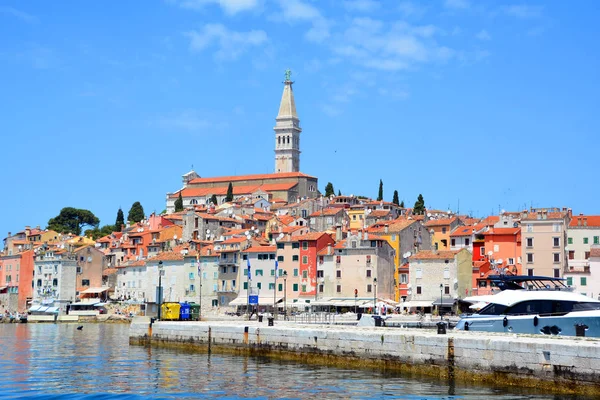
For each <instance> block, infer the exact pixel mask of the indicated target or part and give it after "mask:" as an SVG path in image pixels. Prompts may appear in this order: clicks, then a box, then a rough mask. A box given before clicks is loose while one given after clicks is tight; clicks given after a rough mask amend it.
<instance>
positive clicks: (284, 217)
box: [278, 215, 296, 225]
mask: <svg viewBox="0 0 600 400" xmlns="http://www.w3.org/2000/svg"><path fill="white" fill-rule="evenodd" d="M278 219H279V222H281V223H282V224H285V225H289V224H291V223H292V222H294V221H295V220H296V219H295V218H294V217H292V216H291V215H282V216H281V217H279V218H278Z"/></svg>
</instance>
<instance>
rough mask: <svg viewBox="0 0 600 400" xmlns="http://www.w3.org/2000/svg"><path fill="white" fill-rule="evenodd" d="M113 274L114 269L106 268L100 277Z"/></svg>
mask: <svg viewBox="0 0 600 400" xmlns="http://www.w3.org/2000/svg"><path fill="white" fill-rule="evenodd" d="M115 272H117V269H116V268H106V269H105V270H104V271H102V275H103V276H108V275H112V274H114V273H115Z"/></svg>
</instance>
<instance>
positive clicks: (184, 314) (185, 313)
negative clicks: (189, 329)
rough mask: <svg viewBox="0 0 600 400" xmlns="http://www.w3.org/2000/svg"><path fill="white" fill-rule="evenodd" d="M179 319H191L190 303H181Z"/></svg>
mask: <svg viewBox="0 0 600 400" xmlns="http://www.w3.org/2000/svg"><path fill="white" fill-rule="evenodd" d="M179 305H180V306H181V307H180V308H179V320H180V321H189V320H190V305H189V303H179Z"/></svg>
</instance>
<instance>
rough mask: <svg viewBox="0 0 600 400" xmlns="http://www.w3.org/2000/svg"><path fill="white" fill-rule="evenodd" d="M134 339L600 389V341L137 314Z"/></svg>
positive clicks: (544, 387) (556, 388) (487, 380)
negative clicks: (156, 317)
mask: <svg viewBox="0 0 600 400" xmlns="http://www.w3.org/2000/svg"><path fill="white" fill-rule="evenodd" d="M129 340H130V344H134V345H150V346H158V347H161V346H164V347H179V348H188V349H195V350H198V351H203V352H213V353H233V354H240V355H243V354H245V355H260V356H269V357H275V358H281V359H289V360H294V361H300V362H306V363H316V364H326V365H336V366H344V367H357V368H363V367H369V368H381V369H386V370H397V371H400V372H404V373H410V374H416V375H424V376H434V377H438V378H440V379H444V380H448V381H451V382H455V381H456V382H475V383H482V384H492V385H500V386H521V387H531V388H536V389H537V390H540V391H542V392H544V393H578V394H588V395H591V394H593V395H600V340H598V339H592V338H572V337H570V338H564V337H542V336H533V335H505V334H489V333H485V334H483V333H481V332H463V331H451V330H449V331H448V332H447V334H438V333H437V331H435V330H426V329H409V328H404V329H402V328H382V327H356V326H338V325H303V324H297V323H291V322H283V321H275V324H274V326H268V323H267V322H266V319H265V322H262V323H260V322H255V321H207V322H177V321H173V322H171V321H160V322H153V323H151V320H150V318H146V317H136V318H134V320H133V321H132V324H131V326H130V333H129Z"/></svg>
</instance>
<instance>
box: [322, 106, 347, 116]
mask: <svg viewBox="0 0 600 400" xmlns="http://www.w3.org/2000/svg"><path fill="white" fill-rule="evenodd" d="M321 110H322V111H323V112H324V113H325V114H327V115H328V116H330V117H337V116H338V115H340V114H341V113H342V110H340V108H339V107H336V106H333V105H331V104H321Z"/></svg>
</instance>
